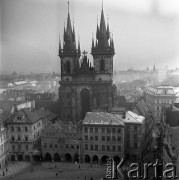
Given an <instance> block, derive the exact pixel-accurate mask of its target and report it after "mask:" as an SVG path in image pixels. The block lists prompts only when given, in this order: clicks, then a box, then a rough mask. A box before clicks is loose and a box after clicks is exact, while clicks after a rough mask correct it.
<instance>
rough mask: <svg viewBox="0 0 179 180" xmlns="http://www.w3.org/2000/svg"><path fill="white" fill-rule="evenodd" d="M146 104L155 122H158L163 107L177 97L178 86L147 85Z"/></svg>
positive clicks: (167, 105)
mask: <svg viewBox="0 0 179 180" xmlns="http://www.w3.org/2000/svg"><path fill="white" fill-rule="evenodd" d="M145 96H146V104H147V106H148V107H149V109H150V110H151V112H152V115H153V118H154V120H155V123H160V121H161V117H162V109H163V107H166V108H167V107H170V106H171V105H172V104H173V103H174V102H175V100H176V99H177V98H178V97H179V87H172V86H157V87H148V88H147V90H146V92H145Z"/></svg>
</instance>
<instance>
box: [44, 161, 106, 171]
mask: <svg viewBox="0 0 179 180" xmlns="http://www.w3.org/2000/svg"><path fill="white" fill-rule="evenodd" d="M42 166H43V167H45V168H48V169H53V168H58V169H88V170H95V169H106V164H104V165H99V164H89V163H83V164H79V163H78V164H75V163H66V162H54V163H51V162H44V163H42Z"/></svg>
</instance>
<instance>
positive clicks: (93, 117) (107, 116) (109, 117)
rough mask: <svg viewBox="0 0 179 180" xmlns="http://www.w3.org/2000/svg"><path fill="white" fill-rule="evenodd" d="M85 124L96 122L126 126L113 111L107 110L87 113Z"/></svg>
mask: <svg viewBox="0 0 179 180" xmlns="http://www.w3.org/2000/svg"><path fill="white" fill-rule="evenodd" d="M84 124H96V125H98V124H99V125H121V126H124V122H123V121H122V120H121V119H120V118H118V117H117V116H115V115H114V114H111V113H106V112H88V113H86V116H85V119H84V121H83V125H84Z"/></svg>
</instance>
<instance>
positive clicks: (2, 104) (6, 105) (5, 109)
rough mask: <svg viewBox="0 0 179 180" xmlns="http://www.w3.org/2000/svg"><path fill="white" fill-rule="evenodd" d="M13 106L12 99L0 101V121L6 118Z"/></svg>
mask: <svg viewBox="0 0 179 180" xmlns="http://www.w3.org/2000/svg"><path fill="white" fill-rule="evenodd" d="M16 104H17V103H16ZM13 106H14V102H13V101H0V109H2V114H0V122H3V121H5V120H6V119H7V118H8V116H9V115H10V112H11V109H12V107H13Z"/></svg>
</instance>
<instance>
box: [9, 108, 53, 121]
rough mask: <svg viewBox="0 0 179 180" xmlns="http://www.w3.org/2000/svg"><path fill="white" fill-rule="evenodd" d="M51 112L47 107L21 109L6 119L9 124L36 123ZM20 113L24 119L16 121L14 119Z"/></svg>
mask: <svg viewBox="0 0 179 180" xmlns="http://www.w3.org/2000/svg"><path fill="white" fill-rule="evenodd" d="M50 114H51V112H50V111H47V110H45V109H39V110H35V111H30V110H29V109H21V110H20V111H17V112H15V113H13V114H12V115H11V116H10V117H9V118H8V119H7V121H6V123H7V124H9V123H30V124H31V123H35V122H37V121H38V120H40V119H43V118H45V117H47V116H48V115H50ZM18 115H20V116H21V117H22V121H14V119H15V118H16V117H17V116H18Z"/></svg>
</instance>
